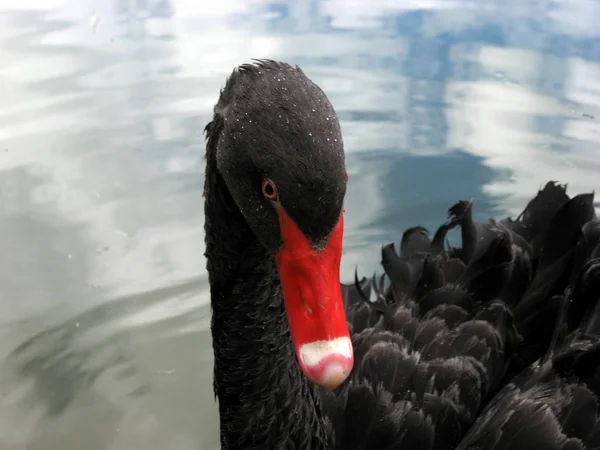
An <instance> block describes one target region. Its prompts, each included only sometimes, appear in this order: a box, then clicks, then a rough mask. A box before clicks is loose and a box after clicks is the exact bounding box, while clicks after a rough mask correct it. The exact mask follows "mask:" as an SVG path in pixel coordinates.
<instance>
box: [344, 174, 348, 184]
mask: <svg viewBox="0 0 600 450" xmlns="http://www.w3.org/2000/svg"><path fill="white" fill-rule="evenodd" d="M344 181H345V182H346V183H347V182H348V172H344Z"/></svg>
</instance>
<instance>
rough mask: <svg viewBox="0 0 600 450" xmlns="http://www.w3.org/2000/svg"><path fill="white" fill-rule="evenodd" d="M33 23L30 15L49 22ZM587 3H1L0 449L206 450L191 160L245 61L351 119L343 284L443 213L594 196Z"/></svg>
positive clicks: (498, 211) (203, 335)
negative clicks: (269, 68) (277, 64)
mask: <svg viewBox="0 0 600 450" xmlns="http://www.w3.org/2000/svg"><path fill="white" fill-rule="evenodd" d="M42 4H43V5H44V6H43V8H42V9H40V6H39V5H42ZM599 20H600V2H599V1H589V0H577V1H574V0H554V1H550V0H547V1H533V0H532V1H524V0H510V1H508V2H505V1H503V2H501V1H500V0H498V1H494V2H492V1H489V2H471V1H466V0H458V1H445V2H442V1H435V0H429V1H425V0H423V1H417V0H412V1H407V0H403V1H400V0H396V1H394V0H387V1H383V0H380V1H373V0H371V1H369V2H366V1H350V0H343V1H342V0H330V1H325V0H322V1H317V0H311V1H303V0H296V1H292V0H288V1H280V2H277V3H269V2H267V1H262V0H254V1H243V2H242V1H241V0H238V1H233V0H220V1H219V2H217V3H213V2H208V1H198V0H176V1H175V0H174V1H171V0H164V1H160V0H135V1H134V0H114V1H112V2H108V1H107V2H97V1H92V0H65V1H60V0H46V1H45V2H38V1H37V0H36V1H34V0H19V1H16V0H13V1H9V0H1V1H0V60H1V61H2V64H1V65H0V98H1V99H2V100H1V102H0V194H1V196H0V214H1V220H0V236H1V237H2V238H1V239H0V254H1V255H2V258H0V281H1V285H2V287H3V289H2V292H1V294H0V295H1V299H0V448H2V449H10V450H12V449H28V450H37V449H43V450H53V449H61V450H81V449H83V448H85V449H86V450H96V449H98V450H100V449H103V450H104V449H106V450H121V449H123V450H134V449H144V450H155V449H156V450H158V449H175V450H186V449H216V448H218V418H217V410H216V405H215V402H214V398H213V395H212V357H211V353H212V350H211V343H210V333H209V328H208V327H209V321H210V310H209V307H208V302H209V298H208V285H207V276H206V271H205V267H204V266H205V263H204V259H203V256H202V255H203V229H202V224H203V212H202V184H203V175H202V173H203V159H202V158H203V136H202V128H203V127H204V125H205V124H206V122H207V121H208V120H209V118H210V115H211V110H212V106H213V104H214V102H215V101H216V98H217V95H218V91H219V88H220V87H221V86H222V85H223V82H224V79H225V77H226V76H227V74H228V73H229V72H230V71H231V69H232V68H233V67H234V66H235V65H237V64H239V63H242V62H246V61H248V60H249V58H251V57H270V58H275V59H283V60H286V61H289V62H291V63H296V64H299V65H301V66H302V67H303V69H304V70H305V72H306V73H307V74H308V75H309V76H310V77H311V78H313V79H314V80H315V81H316V82H317V83H318V84H319V85H320V86H321V87H322V88H323V89H324V90H325V91H326V93H327V94H328V95H329V97H330V99H331V100H332V102H333V103H334V105H335V106H336V108H337V111H338V113H339V115H340V118H341V122H342V128H343V133H344V140H345V146H346V151H347V165H348V171H349V174H350V185H349V191H348V197H347V201H346V229H347V231H346V237H345V252H344V258H343V267H342V275H343V278H344V279H345V280H350V279H351V278H352V276H353V271H354V268H355V266H358V267H359V270H360V273H361V274H365V275H369V274H370V273H371V272H372V271H373V270H375V269H376V268H377V266H378V263H379V249H380V245H381V244H382V243H386V242H388V241H392V240H393V241H398V239H399V237H400V233H401V230H402V229H403V228H404V227H407V226H409V225H414V224H416V223H421V224H423V225H425V226H427V227H429V228H430V229H433V228H434V227H435V225H436V224H437V223H439V222H440V221H442V220H444V218H445V211H446V209H447V207H448V206H449V205H450V204H452V203H453V202H454V201H455V200H457V199H461V198H473V199H474V200H475V202H476V213H477V216H478V218H479V219H484V218H487V217H490V216H498V215H507V214H515V213H517V212H518V210H519V208H521V207H522V205H524V203H525V202H526V201H527V200H528V199H529V198H530V197H531V196H532V195H533V194H534V193H535V191H536V189H537V188H539V187H540V186H541V185H542V184H543V183H544V182H545V181H546V180H547V179H558V180H560V181H562V182H567V183H569V191H570V192H571V193H579V192H583V191H589V190H591V189H595V190H599V189H600V177H599V176H598V174H599V173H600V153H599V152H600V147H599V144H600V28H598V27H597V23H598V21H599Z"/></svg>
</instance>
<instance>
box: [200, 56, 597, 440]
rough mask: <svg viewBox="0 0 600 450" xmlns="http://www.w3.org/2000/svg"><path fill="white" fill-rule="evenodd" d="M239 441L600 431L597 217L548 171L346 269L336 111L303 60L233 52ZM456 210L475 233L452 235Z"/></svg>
mask: <svg viewBox="0 0 600 450" xmlns="http://www.w3.org/2000/svg"><path fill="white" fill-rule="evenodd" d="M205 131H206V134H207V146H206V178H205V187H204V197H205V233H206V257H207V268H208V274H209V281H210V288H211V306H212V312H213V316H212V325H211V327H212V336H213V348H214V356H215V363H214V364H215V365H214V391H215V395H216V397H217V398H218V402H219V414H220V424H221V425H220V435H221V444H222V448H223V449H316V450H319V449H344V450H346V449H348V450H352V449H390V450H391V449H399V450H409V449H418V450H428V449H436V450H442V449H456V448H458V449H464V450H466V449H471V450H474V449H478V450H488V449H489V450H491V449H494V450H500V449H503V450H524V449H534V450H551V449H552V450H554V449H556V450H558V449H562V450H575V449H600V420H599V417H600V416H599V394H600V311H599V309H598V307H597V304H598V297H599V296H600V222H599V221H597V220H596V214H595V209H594V203H593V194H582V195H578V196H575V197H573V198H570V197H569V196H568V195H567V194H566V188H565V187H564V186H561V185H558V184H556V183H554V182H549V183H548V184H547V185H546V186H545V187H544V188H543V189H541V190H540V191H539V192H538V193H537V195H536V197H535V198H534V199H533V200H532V201H530V203H529V204H528V205H527V207H526V208H525V209H524V211H523V213H522V214H521V215H520V216H519V217H518V218H517V219H516V220H511V219H510V218H509V219H505V220H502V221H493V220H490V221H489V222H488V223H476V222H474V220H473V218H472V204H471V202H468V201H459V202H457V203H456V204H455V205H454V206H452V207H451V208H450V210H449V218H448V220H447V222H445V223H444V224H442V225H441V226H440V227H439V229H438V230H437V231H436V232H435V234H434V235H433V238H431V239H430V237H429V235H428V232H427V230H425V229H424V228H422V227H414V228H411V229H408V230H406V231H405V232H404V234H403V237H402V242H401V246H400V249H399V252H397V251H396V249H395V247H394V246H393V245H388V246H385V247H384V248H383V250H382V265H383V269H384V271H385V275H386V277H385V279H384V278H383V277H382V278H381V279H376V278H373V280H372V281H369V282H367V281H365V280H364V279H363V280H359V279H358V277H356V280H355V282H354V283H352V284H350V285H343V284H341V283H340V281H339V264H340V258H341V254H342V235H343V201H344V196H345V192H346V182H347V175H346V171H345V166H344V164H345V163H344V151H343V144H342V136H341V133H340V126H339V123H338V119H337V116H336V113H335V111H334V109H333V107H332V105H331V104H330V102H329V101H328V99H327V97H326V96H325V94H324V93H323V92H322V91H321V89H320V88H319V87H318V86H316V85H315V84H314V83H312V82H311V81H310V80H309V79H308V78H307V77H306V76H305V75H304V73H303V72H302V71H301V69H299V68H297V67H292V66H290V65H288V64H285V63H280V62H275V61H270V60H260V61H255V62H253V63H251V64H246V65H242V66H240V67H239V68H237V69H235V70H234V71H233V73H232V74H231V76H230V77H229V78H228V80H227V83H226V85H225V87H224V88H223V90H222V91H221V94H220V98H219V100H218V103H217V104H216V106H215V108H214V115H213V120H212V121H211V122H210V123H209V124H208V125H207V126H206V130H205ZM457 227H460V230H461V239H462V245H461V247H459V248H451V247H449V246H448V245H447V244H446V243H445V241H446V234H447V232H448V231H449V230H450V229H453V228H457Z"/></svg>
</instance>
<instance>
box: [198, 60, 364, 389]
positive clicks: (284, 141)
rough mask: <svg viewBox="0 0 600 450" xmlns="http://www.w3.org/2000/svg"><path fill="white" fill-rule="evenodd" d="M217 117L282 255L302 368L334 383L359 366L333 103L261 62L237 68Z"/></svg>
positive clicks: (255, 216) (231, 171)
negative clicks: (348, 309)
mask: <svg viewBox="0 0 600 450" xmlns="http://www.w3.org/2000/svg"><path fill="white" fill-rule="evenodd" d="M213 122H218V123H219V126H218V127H215V128H214V133H218V136H215V140H216V142H217V144H216V165H217V170H218V172H219V174H220V175H221V176H222V178H223V180H224V182H225V184H226V186H227V189H228V190H229V192H230V194H231V196H232V197H233V200H234V201H235V203H236V206H237V207H238V208H239V210H240V211H241V213H242V215H243V216H244V219H245V221H246V222H247V224H248V226H249V227H250V229H251V230H252V232H253V233H254V234H255V235H256V237H257V238H258V240H259V241H260V242H261V243H262V245H263V246H264V247H265V249H266V250H267V252H268V253H269V254H270V255H271V256H272V257H273V258H274V260H275V266H276V268H277V272H278V275H279V279H280V281H281V288H282V294H283V299H284V306H285V311H286V316H287V320H288V325H289V329H290V333H291V337H292V342H293V345H294V349H295V352H296V357H297V359H298V362H299V364H300V367H301V369H302V371H303V372H304V374H305V375H306V376H307V377H308V378H309V379H310V380H312V381H313V382H315V383H317V384H319V385H321V386H323V387H325V388H329V389H333V388H335V387H337V386H338V385H340V384H341V383H342V382H343V381H344V380H345V379H346V377H347V376H348V375H349V373H350V371H351V369H352V365H353V351H352V344H351V341H350V336H349V332H348V325H347V322H346V316H345V311H344V305H343V301H342V293H341V285H340V279H339V268H340V259H341V254H342V238H343V229H344V217H343V202H344V196H345V193H346V182H347V175H346V170H345V161H344V150H343V142H342V136H341V131H340V125H339V122H338V118H337V115H336V113H335V111H334V109H333V106H332V105H331V103H330V102H329V100H328V99H327V97H326V96H325V94H324V93H323V91H322V90H321V89H320V88H319V87H318V86H317V85H316V84H314V83H313V82H312V81H311V80H309V79H308V77H306V75H305V74H304V73H303V72H302V71H301V70H300V69H299V68H297V67H292V66H290V65H288V64H284V63H279V62H275V61H267V60H261V61H257V62H255V63H253V64H247V65H243V66H240V67H239V68H237V69H236V70H234V72H233V73H232V75H231V76H230V77H229V79H228V80H227V83H226V85H225V87H224V89H223V90H222V92H221V95H220V98H219V101H218V103H217V105H216V106H215V111H214V121H213ZM209 139H210V136H209Z"/></svg>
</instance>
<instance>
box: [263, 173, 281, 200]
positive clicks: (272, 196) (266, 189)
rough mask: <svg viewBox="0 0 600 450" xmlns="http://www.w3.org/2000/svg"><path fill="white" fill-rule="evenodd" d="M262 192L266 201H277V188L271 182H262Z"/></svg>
mask: <svg viewBox="0 0 600 450" xmlns="http://www.w3.org/2000/svg"><path fill="white" fill-rule="evenodd" d="M262 191H263V195H264V196H265V198H266V199H268V200H271V201H273V202H275V201H277V197H278V195H277V187H275V183H273V182H272V181H271V180H269V179H267V180H265V181H263V185H262Z"/></svg>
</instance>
